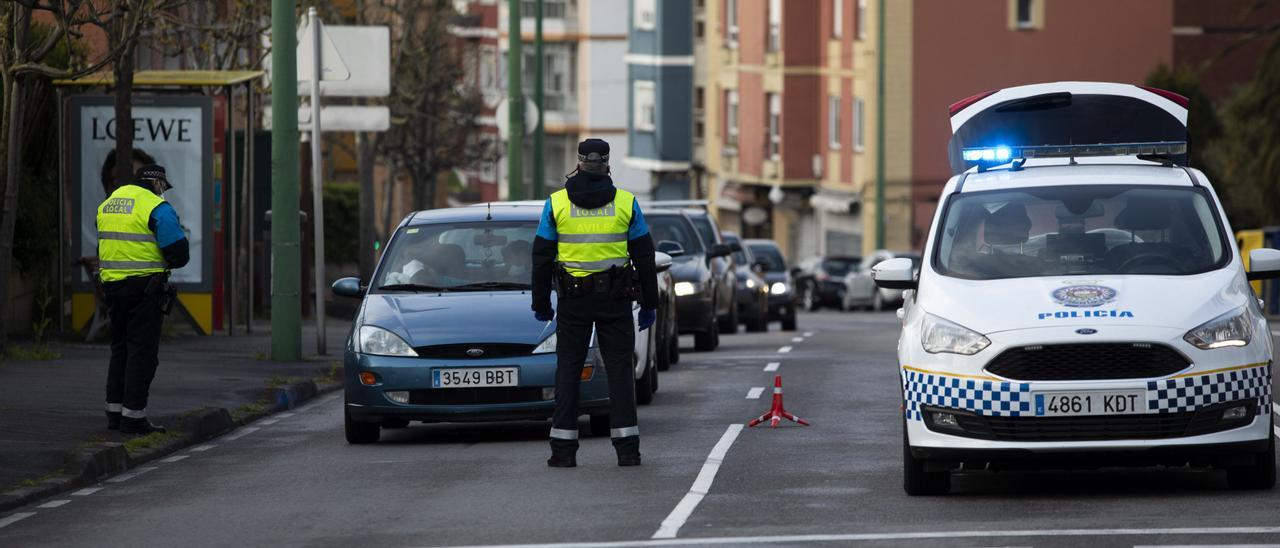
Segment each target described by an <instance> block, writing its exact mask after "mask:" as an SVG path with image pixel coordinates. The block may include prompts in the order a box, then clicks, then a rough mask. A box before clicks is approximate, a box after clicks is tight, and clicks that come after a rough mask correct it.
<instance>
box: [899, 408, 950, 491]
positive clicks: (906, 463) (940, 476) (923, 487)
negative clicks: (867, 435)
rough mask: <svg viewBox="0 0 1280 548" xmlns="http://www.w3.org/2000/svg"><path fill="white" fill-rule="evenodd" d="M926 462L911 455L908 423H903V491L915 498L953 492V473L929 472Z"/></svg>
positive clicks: (904, 421)
mask: <svg viewBox="0 0 1280 548" xmlns="http://www.w3.org/2000/svg"><path fill="white" fill-rule="evenodd" d="M924 464H925V463H924V461H923V460H920V459H917V458H915V457H913V456H912V455H911V445H910V444H909V443H908V442H907V422H906V420H905V419H904V420H903V421H902V489H903V490H905V491H906V492H907V494H908V495H911V496H913V497H920V496H934V495H945V494H947V493H948V492H949V491H951V472H949V471H943V472H927V471H925V469H924Z"/></svg>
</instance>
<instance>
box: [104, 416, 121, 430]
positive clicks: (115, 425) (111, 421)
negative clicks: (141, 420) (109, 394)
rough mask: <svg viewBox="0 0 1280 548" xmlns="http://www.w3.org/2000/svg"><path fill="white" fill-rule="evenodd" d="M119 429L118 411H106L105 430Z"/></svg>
mask: <svg viewBox="0 0 1280 548" xmlns="http://www.w3.org/2000/svg"><path fill="white" fill-rule="evenodd" d="M119 429H120V412H119V411H116V412H114V413H113V412H111V411H107V430H119Z"/></svg>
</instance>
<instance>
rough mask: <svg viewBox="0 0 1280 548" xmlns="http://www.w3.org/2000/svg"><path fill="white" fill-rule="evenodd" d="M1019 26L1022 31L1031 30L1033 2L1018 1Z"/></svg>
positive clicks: (1027, 0) (1028, 0)
mask: <svg viewBox="0 0 1280 548" xmlns="http://www.w3.org/2000/svg"><path fill="white" fill-rule="evenodd" d="M1017 9H1018V15H1017V17H1018V19H1017V25H1018V28H1020V29H1025V28H1031V26H1032V22H1031V0H1018V8H1017Z"/></svg>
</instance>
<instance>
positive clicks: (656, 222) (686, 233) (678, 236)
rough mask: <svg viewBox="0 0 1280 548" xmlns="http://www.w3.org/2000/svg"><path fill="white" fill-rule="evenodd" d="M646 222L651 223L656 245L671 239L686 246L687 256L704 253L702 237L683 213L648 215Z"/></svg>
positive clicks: (681, 245)
mask: <svg viewBox="0 0 1280 548" xmlns="http://www.w3.org/2000/svg"><path fill="white" fill-rule="evenodd" d="M645 222H647V223H649V233H650V234H652V235H653V243H654V244H655V245H656V244H658V243H659V242H661V241H663V240H670V241H672V242H675V243H678V244H680V247H683V248H684V253H685V256H686V257H687V256H690V255H699V254H701V253H703V251H702V241H701V238H700V237H699V236H698V234H697V233H696V232H695V231H694V229H693V225H692V224H690V223H689V221H688V220H686V219H685V218H684V216H683V215H647V216H645Z"/></svg>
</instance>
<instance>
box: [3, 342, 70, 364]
mask: <svg viewBox="0 0 1280 548" xmlns="http://www.w3.org/2000/svg"><path fill="white" fill-rule="evenodd" d="M61 357H62V353H61V352H58V351H57V350H54V349H52V348H49V345H47V344H34V345H31V346H25V347H24V346H18V345H16V344H11V345H9V349H8V350H6V351H5V352H4V354H0V362H5V361H33V362H44V361H49V360H56V359H59V358H61Z"/></svg>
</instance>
